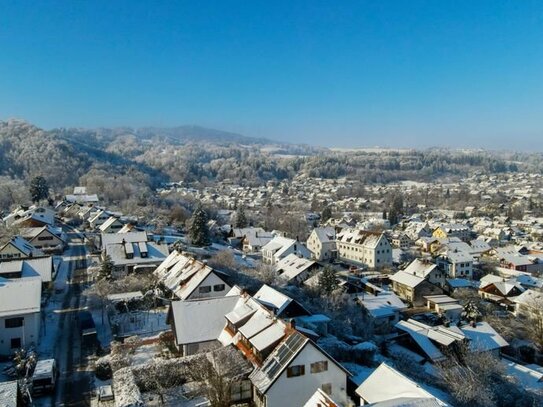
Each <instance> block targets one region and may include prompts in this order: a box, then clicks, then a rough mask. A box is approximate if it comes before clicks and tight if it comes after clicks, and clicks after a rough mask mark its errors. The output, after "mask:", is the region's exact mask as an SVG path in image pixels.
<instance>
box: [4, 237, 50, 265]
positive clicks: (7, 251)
mask: <svg viewBox="0 0 543 407" xmlns="http://www.w3.org/2000/svg"><path fill="white" fill-rule="evenodd" d="M42 256H45V254H44V253H43V252H42V251H41V250H39V249H37V248H35V247H34V246H32V245H31V244H30V243H29V242H28V241H26V240H25V239H23V238H22V237H20V236H15V237H13V238H11V240H10V241H9V242H7V243H6V244H4V245H3V246H1V247H0V262H1V261H4V260H12V259H27V258H31V257H42Z"/></svg>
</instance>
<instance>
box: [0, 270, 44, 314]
mask: <svg viewBox="0 0 543 407" xmlns="http://www.w3.org/2000/svg"><path fill="white" fill-rule="evenodd" d="M41 283H42V280H41V277H29V278H19V279H14V280H8V279H5V278H1V277H0V299H1V301H0V317H9V316H15V315H22V314H30V313H34V312H40V306H41Z"/></svg>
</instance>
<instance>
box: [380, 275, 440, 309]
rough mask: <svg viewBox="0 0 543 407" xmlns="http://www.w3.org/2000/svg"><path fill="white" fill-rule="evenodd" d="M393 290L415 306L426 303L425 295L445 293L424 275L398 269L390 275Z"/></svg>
mask: <svg viewBox="0 0 543 407" xmlns="http://www.w3.org/2000/svg"><path fill="white" fill-rule="evenodd" d="M390 281H392V290H393V291H394V292H395V293H396V294H397V295H398V296H399V297H400V298H401V299H402V300H404V301H407V302H408V303H410V304H413V305H415V306H420V305H424V304H425V299H424V296H426V295H437V294H443V290H442V289H441V288H439V287H438V286H436V285H434V284H432V283H430V282H429V281H428V280H426V279H425V278H424V277H419V276H417V275H415V274H409V273H406V272H405V271H404V270H400V271H398V272H397V273H396V274H394V275H393V276H391V277H390Z"/></svg>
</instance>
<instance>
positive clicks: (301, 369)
mask: <svg viewBox="0 0 543 407" xmlns="http://www.w3.org/2000/svg"><path fill="white" fill-rule="evenodd" d="M304 374H305V365H295V366H289V367H288V369H287V377H296V376H303V375H304Z"/></svg>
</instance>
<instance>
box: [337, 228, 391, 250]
mask: <svg viewBox="0 0 543 407" xmlns="http://www.w3.org/2000/svg"><path fill="white" fill-rule="evenodd" d="M381 239H384V240H386V237H385V235H384V234H383V233H376V232H370V231H367V230H360V229H343V230H341V232H339V233H338V234H337V240H338V241H340V242H343V243H352V244H359V245H362V246H364V247H366V248H370V249H375V248H376V247H377V245H378V244H379V242H380V241H381Z"/></svg>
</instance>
